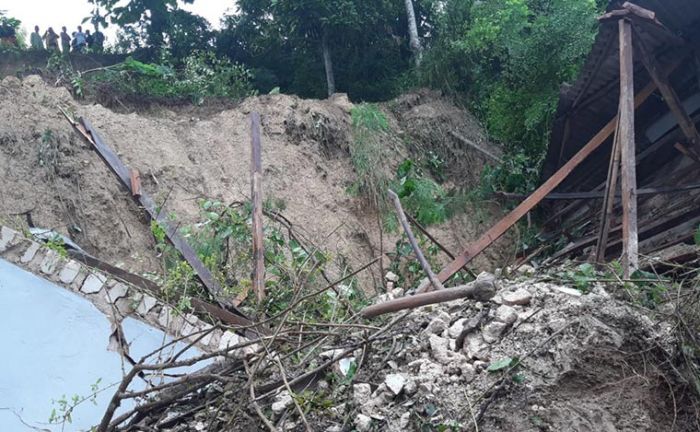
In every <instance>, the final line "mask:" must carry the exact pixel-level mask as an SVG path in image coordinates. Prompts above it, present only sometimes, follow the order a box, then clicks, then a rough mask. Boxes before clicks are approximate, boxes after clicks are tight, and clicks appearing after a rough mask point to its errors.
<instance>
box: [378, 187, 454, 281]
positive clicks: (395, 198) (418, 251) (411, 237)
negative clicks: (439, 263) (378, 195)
mask: <svg viewBox="0 0 700 432" xmlns="http://www.w3.org/2000/svg"><path fill="white" fill-rule="evenodd" d="M388 193H389V198H391V200H392V201H393V202H394V207H395V208H396V216H397V217H398V218H399V222H401V226H402V227H403V231H404V232H405V233H406V237H408V242H409V243H410V244H411V247H412V248H413V252H414V253H415V254H416V257H417V258H418V262H419V263H420V266H421V267H423V271H424V272H425V273H426V274H427V275H428V280H429V281H430V283H431V284H432V286H433V288H435V289H436V290H442V289H444V288H445V287H444V286H442V284H441V283H440V281H439V280H438V279H437V277H436V276H435V273H433V269H432V268H431V267H430V263H429V262H428V260H427V259H425V255H423V251H422V250H421V249H420V246H418V242H417V241H416V237H415V236H414V235H413V231H412V230H411V225H409V224H408V219H406V213H404V211H403V207H402V206H401V200H400V199H399V196H398V195H396V192H394V191H393V190H391V189H389V192H388ZM427 287H428V285H426V286H425V287H424V288H422V289H418V290H417V292H421V291H425V290H426V289H427Z"/></svg>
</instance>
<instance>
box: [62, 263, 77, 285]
mask: <svg viewBox="0 0 700 432" xmlns="http://www.w3.org/2000/svg"><path fill="white" fill-rule="evenodd" d="M78 273H80V263H78V262H77V261H73V260H70V261H68V262H67V263H66V265H64V266H63V268H62V269H61V271H60V272H59V273H58V279H59V280H60V281H61V283H64V284H66V285H69V284H71V283H72V282H73V281H74V280H75V278H76V277H78Z"/></svg>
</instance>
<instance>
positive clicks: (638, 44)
mask: <svg viewBox="0 0 700 432" xmlns="http://www.w3.org/2000/svg"><path fill="white" fill-rule="evenodd" d="M635 34H636V33H635ZM634 46H635V48H636V49H637V52H638V54H639V56H640V57H641V60H642V63H643V64H644V67H645V68H646V70H647V71H648V72H649V75H650V76H651V79H652V80H654V83H655V84H656V86H657V87H658V88H659V91H660V92H661V95H662V96H663V98H664V101H665V102H666V105H668V108H669V110H670V111H671V112H672V113H673V115H674V117H675V118H676V121H678V125H679V126H680V128H681V130H682V131H683V135H684V136H685V138H686V139H687V140H688V142H689V143H690V144H691V145H692V146H693V148H694V149H695V150H700V133H698V129H697V127H696V126H695V122H693V119H691V118H690V115H689V114H688V112H687V111H686V110H685V107H683V102H682V101H681V99H680V97H678V94H677V93H676V91H675V90H674V89H673V87H672V86H671V83H670V82H669V79H668V76H667V75H666V74H665V73H664V72H663V71H662V70H661V68H660V67H659V64H658V63H657V61H656V59H655V58H654V57H653V56H652V55H651V53H650V52H649V50H648V49H647V48H646V46H645V45H644V41H643V40H642V38H641V37H638V35H637V37H635V43H634Z"/></svg>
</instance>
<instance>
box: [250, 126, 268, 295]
mask: <svg viewBox="0 0 700 432" xmlns="http://www.w3.org/2000/svg"><path fill="white" fill-rule="evenodd" d="M250 123H251V128H250V136H251V140H250V143H251V163H250V176H251V198H252V201H253V278H252V279H253V291H255V295H256V297H257V299H258V304H261V303H262V302H263V301H264V300H265V251H264V247H265V238H264V236H263V199H262V149H261V144H260V114H258V113H257V112H253V113H251V114H250Z"/></svg>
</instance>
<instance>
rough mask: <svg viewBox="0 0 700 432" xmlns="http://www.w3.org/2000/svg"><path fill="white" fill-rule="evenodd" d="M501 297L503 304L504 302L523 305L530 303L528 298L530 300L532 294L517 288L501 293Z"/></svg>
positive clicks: (511, 304) (509, 304)
mask: <svg viewBox="0 0 700 432" xmlns="http://www.w3.org/2000/svg"><path fill="white" fill-rule="evenodd" d="M501 298H502V299H503V304H506V305H508V306H513V305H521V306H523V305H527V304H530V300H532V294H530V292H529V291H527V290H526V289H523V288H518V289H517V290H515V291H511V292H506V293H503V294H501Z"/></svg>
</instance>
